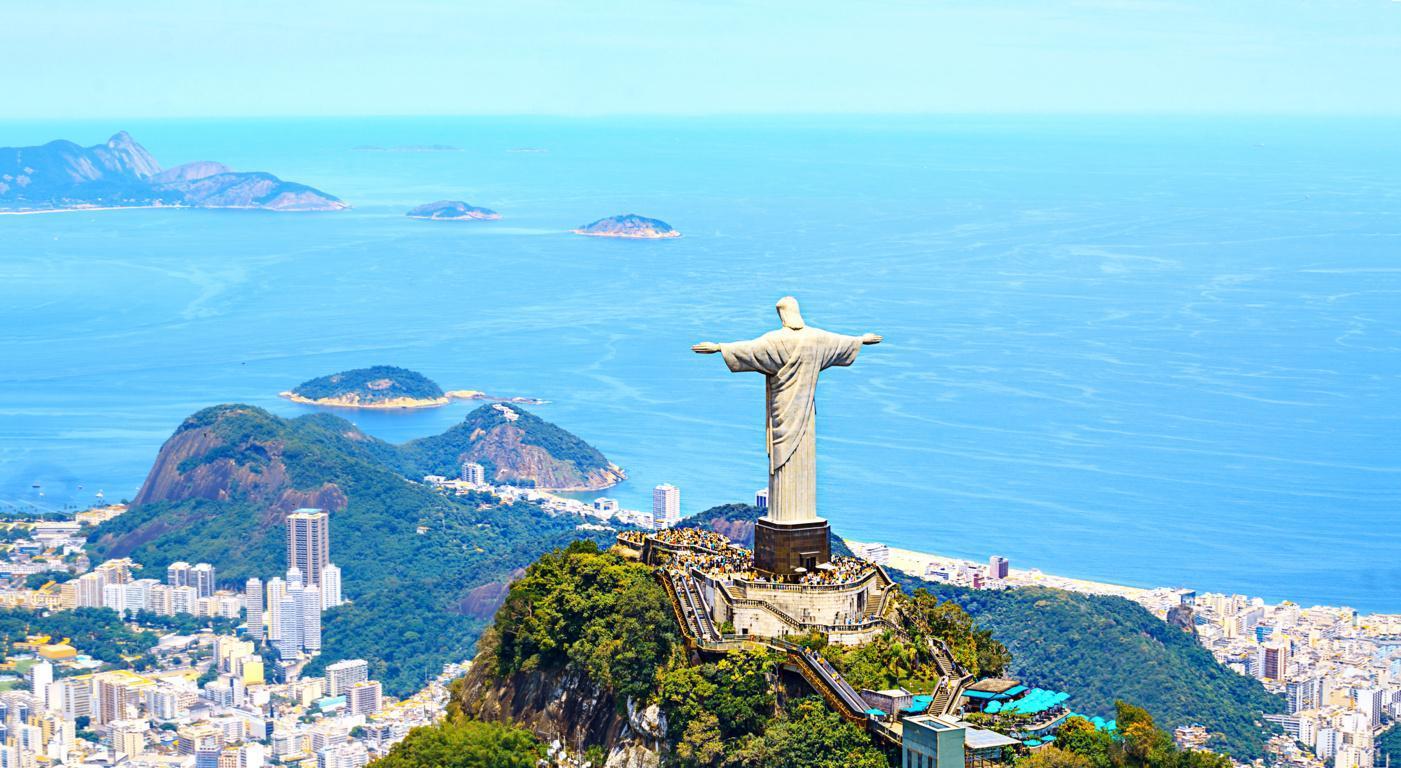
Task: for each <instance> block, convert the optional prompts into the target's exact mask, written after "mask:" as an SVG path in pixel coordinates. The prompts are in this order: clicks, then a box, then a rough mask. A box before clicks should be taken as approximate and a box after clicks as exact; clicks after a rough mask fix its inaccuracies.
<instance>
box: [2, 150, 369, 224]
mask: <svg viewBox="0 0 1401 768" xmlns="http://www.w3.org/2000/svg"><path fill="white" fill-rule="evenodd" d="M137 207H158V208H163V207H193V208H256V209H262V210H271V211H335V210H341V209H344V208H348V207H349V206H348V205H346V204H345V203H344V202H342V201H341V200H340V198H337V197H335V196H333V195H329V194H327V193H325V192H322V191H321V190H319V189H315V188H314V187H310V186H307V185H305V184H299V183H296V182H291V181H283V180H282V179H279V178H278V177H276V176H274V175H272V174H270V173H264V172H261V171H253V172H235V171H232V170H230V169H229V168H228V167H227V166H225V165H223V164H222V163H215V162H212V161H196V162H193V163H186V164H184V165H179V166H175V167H173V168H169V169H164V170H163V169H162V168H161V165H160V163H158V162H157V161H156V159H155V157H154V156H152V155H151V153H150V152H148V151H147V150H146V148H145V147H143V146H141V144H139V143H137V141H136V140H135V139H134V138H132V136H131V134H129V133H127V132H126V131H118V132H117V133H116V134H114V135H113V136H112V137H111V138H110V139H108V140H107V141H106V142H105V143H103V144H96V145H93V146H91V147H82V146H79V145H78V144H76V143H74V142H71V141H68V140H65V139H58V140H54V141H50V142H48V143H47V144H42V145H39V146H33V147H0V211H7V212H12V213H25V212H40V211H62V210H84V209H90V208H137Z"/></svg>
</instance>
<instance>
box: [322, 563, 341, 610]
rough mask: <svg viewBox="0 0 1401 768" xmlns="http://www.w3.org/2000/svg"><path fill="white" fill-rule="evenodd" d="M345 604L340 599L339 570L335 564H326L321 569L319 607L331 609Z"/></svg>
mask: <svg viewBox="0 0 1401 768" xmlns="http://www.w3.org/2000/svg"><path fill="white" fill-rule="evenodd" d="M343 602H345V600H344V599H342V598H341V569H340V566H338V565H336V564H335V563H327V564H326V567H325V568H322V569H321V607H322V608H333V607H335V606H337V605H340V604H341V603H343Z"/></svg>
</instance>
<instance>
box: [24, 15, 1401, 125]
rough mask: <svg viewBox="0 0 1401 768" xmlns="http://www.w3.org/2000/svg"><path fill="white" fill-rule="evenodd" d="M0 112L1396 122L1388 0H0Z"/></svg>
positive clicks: (1397, 78) (1396, 75)
mask: <svg viewBox="0 0 1401 768" xmlns="http://www.w3.org/2000/svg"><path fill="white" fill-rule="evenodd" d="M0 51H3V60H2V61H3V65H0V118H14V117H36V118H52V117H147V116H150V117H161V116H229V115H233V116H238V115H249V116H253V115H327V114H330V115H374V114H387V115H393V114H499V113H507V114H608V113H628V114H638V113H665V114H677V113H701V114H705V113H734V112H765V113H784V112H868V113H869V112H1105V111H1113V112H1120V111H1124V112H1214V113H1219V112H1235V113H1261V112H1266V113H1309V114H1334V113H1345V114H1378V113H1385V114H1391V115H1395V114H1401V2H1397V0H1190V1H1188V0H1079V1H1077V0H1059V1H1049V0H1048V1H1046V2H1034V1H1032V0H1025V1H1016V0H950V1H946V2H945V1H941V0H927V1H926V2H916V1H914V0H911V1H909V2H882V1H880V0H844V1H842V2H825V1H824V0H791V1H790V0H753V1H752V2H750V1H748V0H712V1H710V2H667V1H665V0H641V1H639V2H607V1H606V0H595V1H594V2H587V1H586V0H575V1H574V2H550V1H549V0H507V1H506V2H486V1H482V2H474V1H472V0H457V1H456V2H446V1H444V2H437V1H435V0H399V1H397V2H393V3H389V2H375V3H366V2H355V1H354V0H339V1H338V2H323V1H322V0H276V1H275V2H274V1H265V0H231V1H229V2H216V1H213V0H180V1H179V2H176V1H174V0H170V1H167V0H122V1H121V2H116V1H115V0H111V1H108V2H99V1H98V0H0Z"/></svg>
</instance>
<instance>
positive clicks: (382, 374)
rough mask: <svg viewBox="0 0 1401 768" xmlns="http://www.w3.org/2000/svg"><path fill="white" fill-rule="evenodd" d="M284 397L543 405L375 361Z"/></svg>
mask: <svg viewBox="0 0 1401 768" xmlns="http://www.w3.org/2000/svg"><path fill="white" fill-rule="evenodd" d="M280 394H281V396H282V397H285V398H287V399H288V400H291V401H292V402H294V403H302V404H303V405H319V406H325V407H330V408H383V409H401V408H436V407H438V406H441V405H447V404H448V403H450V402H452V401H453V400H498V401H501V402H507V403H522V404H526V405H541V404H543V403H544V402H545V401H544V400H539V399H536V398H532V397H505V398H503V397H492V396H491V395H488V394H487V393H485V392H480V391H478V390H475V389H454V390H448V391H444V390H443V388H442V387H440V386H438V384H437V382H435V381H433V380H432V379H430V378H428V377H427V376H424V375H423V374H421V373H419V372H418V371H411V370H409V369H407V368H398V367H396V366H392V365H376V366H371V367H369V368H356V369H353V370H349V371H341V372H340V373H333V374H331V375H329V376H321V377H318V378H315V379H311V380H310V381H304V382H302V383H301V384H298V385H297V386H296V387H293V388H292V389H291V390H289V391H287V392H282V393H280Z"/></svg>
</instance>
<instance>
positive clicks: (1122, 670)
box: [388, 505, 1259, 768]
mask: <svg viewBox="0 0 1401 768" xmlns="http://www.w3.org/2000/svg"><path fill="white" fill-rule="evenodd" d="M742 510H743V505H731V506H727V507H726V508H725V509H724V510H712V512H711V513H709V514H707V515H706V519H711V520H713V519H719V518H730V517H734V516H735V515H736V514H737V512H741V511H742ZM1029 597H1030V599H1031V600H1032V601H1037V600H1039V599H1041V598H1044V595H1031V596H1029ZM905 605H906V609H907V610H908V611H909V613H908V615H909V616H911V617H914V623H913V624H910V623H906V624H905V629H906V630H907V631H909V632H910V634H911V636H912V637H914V638H915V640H916V641H919V637H920V633H922V632H927V633H930V636H932V637H934V638H937V639H938V640H939V641H941V642H942V643H943V644H944V645H946V646H947V647H949V648H950V649H952V652H953V653H954V655H955V656H956V657H959V658H960V661H961V662H963V663H964V664H965V666H968V667H969V668H970V669H972V670H977V673H978V674H979V675H980V676H989V675H991V676H996V675H998V674H1001V673H1002V671H1003V667H1004V666H1005V665H1007V664H1008V663H1009V662H1010V663H1012V664H1013V666H1014V668H1015V669H1016V670H1018V673H1019V674H1026V672H1025V671H1024V668H1025V667H1029V666H1037V665H1040V664H1043V663H1045V660H1044V659H1041V658H1035V657H1033V658H1031V659H1029V660H1028V662H1025V663H1024V662H1023V661H1022V660H1014V659H1013V658H1012V657H1010V656H1009V655H1008V652H1007V649H1006V648H1004V647H1003V646H1002V645H1001V643H999V642H997V641H996V640H994V639H993V638H994V637H999V636H1000V637H1009V636H1011V635H1012V634H1013V633H1007V632H1005V631H1004V632H1002V633H999V631H998V629H999V627H998V626H994V625H993V624H991V623H986V622H983V621H982V620H981V619H978V618H975V617H974V616H972V615H970V614H969V613H967V612H965V611H964V610H963V608H962V607H961V606H960V604H959V603H958V602H957V601H956V600H955V599H954V598H953V597H951V596H948V595H939V594H936V593H934V592H931V591H928V590H924V589H919V590H917V591H915V592H914V593H912V594H910V595H908V596H907V597H906V598H905ZM1096 610H1097V606H1094V605H1091V606H1090V608H1089V611H1088V613H1089V615H1088V616H1085V617H1082V618H1081V619H1078V620H1072V621H1071V624H1070V625H1059V626H1056V627H1054V628H1055V629H1061V630H1070V631H1073V632H1085V631H1089V630H1096V631H1099V630H1104V629H1105V626H1104V620H1102V619H1101V620H1096V619H1095V618H1094V614H1095V612H1096ZM1144 615H1145V616H1146V615H1147V614H1146V612H1145V614H1144ZM676 616H677V614H676V612H675V609H674V608H673V605H672V602H671V598H670V597H669V596H668V592H667V590H666V589H665V588H664V587H663V585H662V583H661V582H660V581H659V580H658V579H657V578H656V574H655V573H654V571H653V569H652V568H650V567H648V566H645V565H642V564H640V563H637V562H634V561H630V560H627V559H625V558H623V557H621V556H619V555H618V554H615V553H613V552H611V551H601V550H600V549H599V548H598V547H597V546H596V545H594V544H592V543H589V542H577V543H575V544H572V545H570V546H569V547H567V548H564V549H560V550H556V551H554V552H551V553H549V554H547V555H545V556H543V557H541V558H540V559H539V560H538V561H536V562H535V563H534V564H532V565H531V566H530V567H529V568H527V569H526V571H525V574H524V575H523V576H522V577H521V578H520V579H518V580H517V581H515V582H514V583H513V584H512V585H511V589H510V593H509V595H508V596H507V598H506V601H505V603H504V605H503V606H502V608H501V610H500V611H499V612H498V613H497V615H496V619H495V622H494V624H493V627H492V628H491V629H490V630H489V631H488V632H487V633H486V634H485V635H484V636H483V640H482V643H481V647H480V654H479V656H478V657H477V659H476V660H475V662H474V664H473V665H472V667H471V669H470V670H469V672H468V674H467V676H466V677H465V678H464V679H462V680H460V681H457V682H456V683H454V685H453V687H452V698H451V703H450V704H449V707H448V712H449V716H448V720H447V722H445V723H444V724H442V725H439V726H435V727H433V728H430V729H422V730H420V731H418V732H416V733H417V734H418V735H417V737H416V738H415V737H410V739H409V740H408V742H406V746H405V747H404V748H403V749H402V750H400V749H399V748H396V752H393V753H391V755H390V758H389V761H390V762H389V763H388V765H392V766H393V768H428V766H429V765H430V764H434V765H436V764H435V763H431V760H432V756H433V755H436V754H441V751H440V750H439V748H438V745H441V744H442V743H443V742H444V741H445V740H450V739H468V740H471V739H474V738H475V739H480V740H481V743H480V744H478V745H477V748H480V749H483V750H489V749H491V744H493V743H498V742H499V741H500V740H501V739H502V738H503V737H504V736H505V735H509V736H510V737H511V738H515V739H519V740H521V741H522V742H524V743H525V744H526V745H535V746H538V745H539V744H544V743H555V744H563V745H564V746H565V747H567V748H568V749H569V750H570V751H571V752H572V753H575V754H582V755H583V756H584V757H585V759H588V760H590V761H593V764H594V765H599V764H602V763H603V761H604V760H605V759H607V760H608V761H609V762H610V763H611V762H613V761H615V760H616V761H617V762H618V764H624V763H626V764H629V765H634V764H651V763H650V762H649V761H651V760H655V759H657V758H660V759H661V760H662V764H664V765H675V766H680V767H681V768H813V767H815V768H849V767H852V766H857V767H859V768H884V767H885V766H888V765H890V764H891V763H890V762H888V757H887V755H886V753H885V752H884V750H883V748H882V747H881V746H880V745H879V744H878V743H877V742H876V741H875V739H874V738H873V737H872V736H871V735H870V734H869V733H867V732H866V731H865V730H863V729H862V728H861V727H859V726H858V725H856V724H853V723H852V722H850V721H847V720H844V719H843V718H842V717H841V716H840V715H839V714H838V713H837V712H836V711H834V710H832V709H831V708H830V707H829V706H828V704H826V703H824V701H823V700H822V698H820V697H816V696H813V695H812V692H811V690H810V689H808V688H807V687H806V684H804V683H802V682H801V679H800V678H795V677H794V676H793V674H792V673H791V672H785V659H784V657H783V654H781V653H779V652H777V650H776V649H775V648H774V647H770V646H769V645H764V644H758V643H755V644H750V645H748V646H745V647H743V648H739V649H735V650H732V651H731V652H729V653H726V654H723V655H721V656H719V657H718V658H717V657H716V656H714V655H713V654H712V655H710V656H708V657H707V656H705V655H698V654H696V653H695V652H694V651H693V650H691V649H689V648H688V647H687V646H686V645H685V644H684V643H683V631H682V628H681V626H680V625H679V624H678V622H677V618H676ZM1149 618H1150V619H1151V618H1152V617H1151V616H1149ZM1021 620H1022V621H1024V622H1025V623H1026V624H1027V625H1028V627H1027V629H1026V632H1035V631H1037V630H1038V629H1045V630H1050V629H1052V627H1046V626H1043V623H1044V622H1043V619H1041V618H1038V617H1036V616H1024V617H1022V618H1021ZM1077 621H1078V625H1077ZM1154 621H1156V620H1155V619H1154ZM1158 623H1159V624H1161V623H1162V622H1158ZM1003 629H1004V630H1005V628H1003ZM1140 629H1146V627H1140ZM1172 631H1175V632H1176V631H1178V630H1172ZM789 639H790V640H795V639H796V642H797V643H799V644H800V645H802V646H805V647H808V648H812V649H816V650H817V651H819V652H820V653H822V654H823V656H824V657H825V658H826V659H827V660H828V662H829V663H831V664H832V665H833V666H835V667H836V668H837V669H838V670H839V671H840V672H841V673H842V674H843V676H844V677H846V678H847V680H848V681H850V682H851V683H852V684H853V685H856V686H857V687H864V686H868V685H869V686H872V687H875V686H891V685H897V684H909V685H911V686H913V689H922V690H929V688H930V686H932V685H933V683H934V682H935V681H936V679H937V672H935V671H933V670H931V669H929V668H928V666H927V663H926V662H922V661H919V660H918V659H917V658H916V656H917V655H918V654H917V653H916V651H915V649H914V648H913V647H910V648H901V647H899V646H900V642H901V641H900V640H899V639H898V638H897V637H896V636H895V635H894V634H893V633H887V634H886V635H885V636H882V637H881V638H880V639H879V640H878V641H876V642H874V643H870V644H868V645H865V646H861V647H858V648H836V647H833V646H829V645H826V644H825V639H824V638H823V637H821V636H817V635H813V636H800V637H797V638H793V637H790V638H789ZM1121 639H1122V638H1121V635H1120V634H1119V633H1118V632H1115V631H1109V632H1108V634H1107V635H1106V636H1105V637H1104V638H1103V641H1102V642H1104V643H1109V644H1113V643H1116V642H1118V641H1119V640H1121ZM1083 642H1085V643H1086V644H1089V643H1090V642H1092V641H1091V640H1090V639H1089V638H1088V637H1086V638H1085V639H1084V640H1083ZM1104 651H1105V652H1106V653H1122V654H1123V655H1124V658H1123V659H1121V660H1119V661H1118V662H1117V663H1115V664H1114V665H1112V669H1113V675H1115V676H1117V677H1118V678H1119V680H1120V681H1122V679H1123V678H1124V677H1126V676H1127V675H1128V674H1129V672H1128V668H1129V667H1131V666H1133V665H1136V664H1153V663H1155V662H1167V663H1176V661H1175V660H1174V659H1168V658H1162V657H1156V658H1155V657H1154V656H1153V655H1151V654H1150V653H1145V652H1144V651H1143V650H1141V649H1139V650H1135V649H1133V648H1124V649H1118V648H1104ZM1207 658H1208V659H1209V658H1210V657H1209V656H1208V657H1207ZM1071 663H1072V664H1073V663H1076V662H1074V661H1072V662H1071ZM1211 663H1213V664H1214V663H1215V662H1214V661H1212V662H1211ZM1080 671H1083V670H1082V669H1080V668H1078V667H1076V668H1072V669H1069V670H1066V671H1064V672H1063V673H1062V674H1063V675H1065V676H1070V675H1074V674H1076V673H1077V672H1080ZM1164 671H1165V672H1166V673H1169V674H1170V673H1172V672H1173V671H1175V670H1173V669H1172V668H1168V669H1166V670H1164ZM1178 671H1180V670H1178ZM1187 671H1188V677H1189V683H1188V686H1191V685H1198V684H1200V683H1199V681H1197V680H1196V679H1195V678H1194V677H1193V675H1192V674H1191V671H1190V670H1187ZM1028 679H1030V678H1029V677H1028ZM1064 689H1065V690H1070V691H1076V690H1078V689H1077V688H1076V687H1074V686H1073V685H1066V686H1064ZM1136 690H1139V691H1140V692H1143V693H1151V691H1144V690H1142V689H1136ZM1212 690H1213V689H1212V688H1211V687H1209V685H1208V687H1206V688H1204V689H1202V691H1201V692H1203V693H1211V692H1212ZM1215 690H1216V691H1217V692H1220V690H1221V689H1219V688H1217V689H1215ZM1076 696H1077V698H1078V697H1079V694H1076ZM1124 698H1131V697H1127V696H1126V697H1124ZM1253 703H1259V702H1243V705H1247V706H1248V705H1250V704H1253ZM1081 711H1085V710H1083V709H1082V710H1081ZM648 712H655V713H656V714H654V715H647V714H646V713H648ZM1151 712H1152V708H1151V707H1150V708H1140V707H1137V706H1133V705H1129V704H1126V703H1124V702H1123V701H1112V702H1111V704H1110V706H1109V709H1108V711H1107V713H1106V714H1107V715H1108V716H1109V717H1115V718H1118V720H1119V722H1120V730H1119V732H1118V735H1116V736H1110V735H1108V734H1105V733H1103V732H1100V731H1097V730H1096V729H1095V728H1094V727H1093V726H1092V725H1090V724H1089V722H1088V721H1086V720H1084V719H1081V718H1071V719H1070V720H1068V721H1067V723H1066V725H1065V726H1064V727H1063V728H1062V734H1063V736H1064V737H1065V738H1063V739H1058V742H1057V746H1056V747H1054V748H1051V750H1050V751H1049V753H1047V752H1046V751H1043V752H1041V753H1039V754H1037V755H1034V756H1031V755H1023V756H1020V757H1018V758H1017V760H1016V761H1015V765H1016V768H1226V767H1227V766H1228V765H1229V761H1228V760H1226V759H1225V758H1224V757H1222V756H1221V755H1218V754H1212V753H1206V752H1186V751H1181V750H1178V749H1177V748H1176V747H1174V746H1173V744H1172V739H1171V736H1170V735H1169V734H1168V733H1167V732H1165V731H1164V730H1163V729H1162V728H1160V727H1159V725H1158V723H1163V722H1165V720H1163V719H1162V718H1158V719H1155V717H1154V715H1153V714H1150V713H1151ZM974 717H978V716H974ZM982 717H984V718H986V716H982ZM480 721H485V724H484V723H483V722H480ZM488 724H490V725H488ZM492 725H494V726H495V728H497V729H500V728H507V729H509V730H508V731H507V732H505V733H504V734H503V732H502V731H500V730H490V727H491V726H492ZM992 727H996V726H995V725H993V726H992ZM483 729H486V730H483ZM474 733H480V734H481V735H480V736H475V737H474V736H473V735H472V734H474ZM523 748H533V747H530V746H527V747H523ZM1244 751H1248V750H1244ZM643 753H650V755H649V754H643ZM531 754H533V753H531ZM1237 756H1238V757H1241V756H1243V754H1239V753H1238V754H1237ZM483 764H485V763H483ZM462 765H464V768H465V766H466V765H473V764H472V763H465V764H462Z"/></svg>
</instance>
